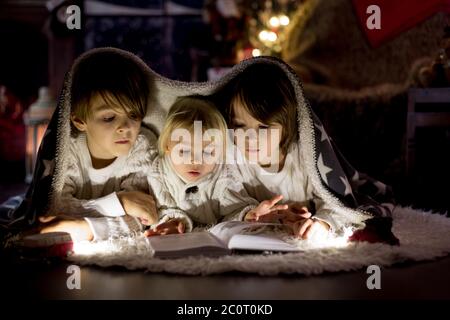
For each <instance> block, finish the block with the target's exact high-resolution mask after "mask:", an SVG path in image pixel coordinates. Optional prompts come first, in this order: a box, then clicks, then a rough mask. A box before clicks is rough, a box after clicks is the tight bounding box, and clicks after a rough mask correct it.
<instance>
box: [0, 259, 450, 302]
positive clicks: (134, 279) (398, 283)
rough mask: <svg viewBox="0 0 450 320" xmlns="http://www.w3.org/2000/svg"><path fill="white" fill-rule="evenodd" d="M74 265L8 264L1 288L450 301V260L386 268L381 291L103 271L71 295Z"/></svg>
mask: <svg viewBox="0 0 450 320" xmlns="http://www.w3.org/2000/svg"><path fill="white" fill-rule="evenodd" d="M68 266H69V265H68V264H66V263H56V262H53V263H50V264H43V263H36V262H33V263H12V262H11V261H5V260H3V259H2V262H1V267H0V268H1V269H0V270H1V273H0V277H1V280H0V286H1V288H2V291H3V292H8V297H9V298H12V299H17V298H21V299H36V298H40V299H163V300H165V299H214V300H229V299H233V300H234V299H236V300H242V299H281V300H286V299H450V257H446V258H442V259H439V260H437V261H432V262H420V263H407V264H402V265H397V266H394V267H389V268H382V269H381V289H380V290H377V289H374V290H369V289H368V288H367V286H366V281H367V278H368V276H369V275H368V274H367V273H366V270H359V271H356V272H343V273H327V274H322V275H318V276H309V277H305V276H300V275H297V276H278V277H261V276H257V275H252V274H242V273H230V274H222V275H215V276H204V277H202V276H180V275H171V274H150V273H148V274H147V273H144V272H143V271H126V270H123V269H112V268H109V269H102V268H98V267H81V269H80V270H81V282H80V284H81V289H80V290H77V289H73V290H69V289H68V288H67V284H66V282H67V279H68V277H69V276H70V275H71V274H69V273H67V267H68Z"/></svg>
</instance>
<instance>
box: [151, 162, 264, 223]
mask: <svg viewBox="0 0 450 320" xmlns="http://www.w3.org/2000/svg"><path fill="white" fill-rule="evenodd" d="M148 183H149V185H150V187H151V191H152V192H153V195H154V197H155V200H156V202H157V207H158V210H159V213H160V222H161V223H162V222H165V221H167V220H169V219H173V218H178V219H181V220H182V221H183V222H184V223H185V226H186V231H187V232H189V231H191V230H192V228H193V224H194V223H200V224H215V223H217V222H218V221H219V220H221V219H226V220H241V219H242V218H243V217H244V216H245V214H246V213H247V212H248V211H249V210H251V209H253V208H255V207H256V206H257V205H258V201H256V200H255V199H253V198H251V197H249V196H248V194H247V192H246V191H245V189H244V187H243V185H242V177H240V176H239V172H238V171H237V170H236V167H235V166H233V165H227V164H217V165H216V167H215V169H214V170H213V171H212V172H211V173H209V174H207V175H205V176H204V177H202V178H201V179H199V180H198V181H195V182H185V181H184V180H183V179H181V177H180V176H179V175H178V174H177V173H176V171H175V170H174V169H173V167H172V164H171V162H170V160H169V159H168V158H167V157H158V158H157V159H156V160H155V161H154V163H153V165H152V167H151V170H150V173H149V175H148Z"/></svg>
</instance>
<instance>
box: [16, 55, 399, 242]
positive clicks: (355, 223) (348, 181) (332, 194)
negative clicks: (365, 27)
mask: <svg viewBox="0 0 450 320" xmlns="http://www.w3.org/2000/svg"><path fill="white" fill-rule="evenodd" d="M104 51H114V52H117V53H120V54H122V55H123V56H125V57H127V58H129V59H131V60H133V61H135V62H137V63H138V64H139V65H141V66H142V68H143V69H145V72H148V73H149V75H151V76H152V78H153V79H154V84H153V85H154V86H155V88H154V94H153V95H152V97H151V98H150V103H149V104H148V105H149V110H148V112H147V115H146V116H145V118H144V119H143V122H142V125H143V126H145V127H147V128H150V129H151V130H152V131H153V132H155V134H157V135H158V134H159V133H160V131H161V129H162V126H163V124H164V120H165V117H166V115H167V111H168V109H169V107H170V106H171V105H172V104H173V102H174V101H175V100H176V99H177V98H178V97H180V96H186V95H211V94H213V93H215V92H217V91H218V90H220V89H221V88H223V87H224V86H225V85H226V84H227V83H228V82H229V81H230V80H232V79H233V78H234V77H236V76H237V75H239V74H240V73H241V72H242V71H243V70H245V69H246V68H247V67H248V66H251V65H253V64H273V65H276V66H278V67H279V68H281V69H282V70H283V71H284V72H285V73H286V75H287V76H288V78H289V80H290V81H291V82H292V86H293V88H294V90H295V95H296V99H297V101H296V102H297V111H298V112H297V116H298V132H299V143H298V150H299V154H300V155H299V159H301V160H302V161H303V165H302V167H304V168H305V171H306V172H305V175H306V176H307V177H308V180H309V181H310V183H311V185H312V187H313V188H314V190H315V191H316V193H317V196H319V197H320V198H321V199H322V200H323V202H324V203H325V204H326V205H327V206H328V207H331V208H333V212H332V213H331V214H332V215H333V220H334V221H336V222H337V223H338V224H340V225H341V227H346V226H351V227H354V228H355V229H356V232H355V233H354V239H355V240H367V239H369V240H371V239H372V240H373V239H375V240H374V241H384V242H388V243H396V239H395V237H393V235H392V233H391V232H390V228H391V225H392V221H391V210H392V208H393V205H392V203H393V201H394V200H393V197H392V193H391V191H390V188H389V187H387V186H386V185H385V184H383V183H381V182H379V181H376V180H374V179H371V178H370V177H368V176H367V175H365V174H363V173H361V172H358V171H357V170H355V169H354V168H353V167H352V166H351V165H350V164H349V163H348V162H347V161H346V160H345V158H344V157H343V156H342V154H340V152H339V151H338V149H337V147H336V145H334V144H333V141H332V139H331V138H330V137H329V136H328V135H327V133H326V131H325V129H324V127H323V126H322V124H321V122H320V120H319V119H318V118H317V116H316V115H315V114H314V112H313V110H312V109H311V107H310V106H309V103H308V102H307V100H306V98H305V96H304V94H303V89H302V85H301V82H300V81H299V79H298V77H297V76H296V75H295V74H294V72H293V71H292V69H291V68H290V67H289V66H288V65H287V64H285V63H284V62H282V61H281V60H278V59H275V58H269V57H258V58H252V59H248V60H245V61H243V62H241V63H239V64H238V65H236V66H234V67H233V68H232V70H231V71H230V72H229V73H228V74H226V75H225V76H223V77H222V78H221V79H219V80H218V81H215V82H205V83H186V82H180V81H174V80H170V79H167V78H165V77H163V76H161V75H159V74H157V73H155V72H154V71H153V70H151V69H150V68H149V67H148V66H147V65H145V64H144V63H143V62H142V61H141V60H140V59H139V58H138V57H136V56H135V55H133V54H131V53H129V52H126V51H122V50H119V49H115V48H101V49H93V50H91V51H89V52H87V53H85V54H84V55H82V56H81V57H80V58H79V60H78V61H81V60H82V59H84V58H85V57H86V56H88V55H94V54H96V53H97V52H104ZM76 63H77V62H75V64H76ZM111 72H114V69H113V68H112V69H111ZM70 85H71V73H70V72H69V73H68V74H67V76H66V79H65V85H64V88H63V91H62V93H61V96H60V99H59V103H58V107H57V109H56V111H55V113H54V115H53V118H52V120H51V122H50V124H49V126H48V129H47V132H46V134H45V136H44V139H43V142H42V144H41V147H40V149H39V153H38V157H37V163H36V167H35V171H34V177H33V182H32V183H31V185H30V187H29V189H28V192H27V194H26V197H25V199H24V201H23V202H22V204H21V205H20V206H19V207H18V209H17V210H16V211H15V212H14V214H13V215H12V216H11V220H12V221H15V222H17V223H14V224H12V225H13V226H14V225H16V226H20V227H24V226H26V225H29V224H33V223H34V221H36V217H37V216H40V215H43V214H47V213H48V212H50V213H51V212H52V210H54V207H55V204H56V203H57V202H58V197H59V196H60V195H61V193H62V189H63V185H64V181H65V179H66V175H67V174H68V171H67V166H68V163H67V154H68V152H69V148H70V141H71V140H70V139H71V137H70V90H69V88H70ZM364 231H365V232H366V233H364ZM374 235H375V237H374ZM377 235H378V236H377ZM380 235H381V236H380Z"/></svg>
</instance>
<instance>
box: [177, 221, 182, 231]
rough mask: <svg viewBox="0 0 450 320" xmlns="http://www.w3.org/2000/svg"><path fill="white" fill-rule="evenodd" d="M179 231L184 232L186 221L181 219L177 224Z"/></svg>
mask: <svg viewBox="0 0 450 320" xmlns="http://www.w3.org/2000/svg"><path fill="white" fill-rule="evenodd" d="M177 230H178V233H184V223H183V222H182V221H180V222H179V223H178V226H177Z"/></svg>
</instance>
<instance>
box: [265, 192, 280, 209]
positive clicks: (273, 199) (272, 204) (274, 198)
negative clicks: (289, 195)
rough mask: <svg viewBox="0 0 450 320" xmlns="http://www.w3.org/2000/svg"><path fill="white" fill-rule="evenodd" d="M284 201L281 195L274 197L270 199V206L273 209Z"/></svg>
mask: <svg viewBox="0 0 450 320" xmlns="http://www.w3.org/2000/svg"><path fill="white" fill-rule="evenodd" d="M282 199H283V195H282V194H279V195H277V196H275V197H273V198H272V199H270V200H269V203H268V204H269V206H271V207H273V206H274V205H276V204H277V202H279V201H280V200H282Z"/></svg>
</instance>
